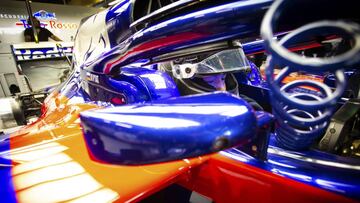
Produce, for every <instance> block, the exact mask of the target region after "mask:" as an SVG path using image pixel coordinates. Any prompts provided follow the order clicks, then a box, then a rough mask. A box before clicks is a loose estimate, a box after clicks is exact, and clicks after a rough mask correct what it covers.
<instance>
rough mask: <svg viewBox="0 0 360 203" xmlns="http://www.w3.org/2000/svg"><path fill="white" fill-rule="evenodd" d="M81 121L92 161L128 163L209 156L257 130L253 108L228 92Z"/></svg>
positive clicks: (99, 112)
mask: <svg viewBox="0 0 360 203" xmlns="http://www.w3.org/2000/svg"><path fill="white" fill-rule="evenodd" d="M204 101H205V102H204ZM80 117H81V122H82V126H83V130H84V137H85V140H86V143H87V146H88V150H89V151H90V152H91V153H92V155H93V157H95V158H96V159H98V160H101V161H102V162H108V163H114V164H127V165H138V164H148V163H156V162H164V161H171V160H179V159H183V158H189V157H195V156H200V155H204V154H209V153H213V152H216V151H219V150H222V149H224V148H225V147H226V148H228V147H231V146H235V145H238V144H244V143H248V142H249V141H251V140H252V139H253V138H254V136H255V130H256V118H255V114H254V113H253V111H252V108H251V107H250V106H249V105H248V104H247V103H246V102H245V101H244V100H242V99H239V98H236V97H234V96H231V95H230V94H227V93H215V94H206V95H200V96H190V97H180V98H173V99H170V100H163V101H159V102H154V103H151V104H141V105H131V106H123V107H117V108H108V109H103V110H97V111H87V112H83V113H81V115H80Z"/></svg>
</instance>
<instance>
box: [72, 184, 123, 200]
mask: <svg viewBox="0 0 360 203" xmlns="http://www.w3.org/2000/svg"><path fill="white" fill-rule="evenodd" d="M118 198H119V195H118V193H116V192H114V191H112V190H110V189H107V188H103V189H100V190H98V191H96V192H92V193H90V194H88V195H85V196H82V197H80V198H78V199H75V200H73V201H69V202H71V203H88V202H91V203H103V202H113V201H114V200H116V199H118Z"/></svg>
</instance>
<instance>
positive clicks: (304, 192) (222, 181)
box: [180, 154, 356, 203]
mask: <svg viewBox="0 0 360 203" xmlns="http://www.w3.org/2000/svg"><path fill="white" fill-rule="evenodd" d="M180 183H181V184H182V185H184V186H185V187H187V188H189V189H192V190H194V191H197V192H199V193H200V194H203V195H205V196H207V197H210V198H211V199H213V200H214V201H215V202H217V203H220V202H249V203H250V202H251V203H254V202H256V203H262V202H264V203H265V202H266V203H268V202H287V203H288V202H291V203H297V202H299V203H300V202H316V203H321V202H324V203H325V202H326V203H329V202H336V203H340V202H356V201H355V200H351V199H348V198H346V197H343V196H341V195H338V194H335V193H331V192H328V191H325V190H322V189H319V188H316V187H313V186H310V185H306V184H304V183H300V182H297V181H294V180H291V179H288V178H284V177H281V176H279V175H276V174H273V173H270V172H268V171H265V170H262V169H259V168H256V167H254V166H250V165H248V164H246V163H242V162H239V161H236V160H233V159H230V158H228V157H225V156H223V155H220V154H218V155H214V156H212V157H211V159H210V160H209V161H208V162H206V163H205V164H203V165H202V166H199V167H197V168H194V169H193V170H192V172H191V173H190V174H188V175H186V176H184V177H183V179H182V180H181V181H180Z"/></svg>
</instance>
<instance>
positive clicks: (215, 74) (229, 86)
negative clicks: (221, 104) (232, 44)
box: [159, 47, 250, 95]
mask: <svg viewBox="0 0 360 203" xmlns="http://www.w3.org/2000/svg"><path fill="white" fill-rule="evenodd" d="M159 69H163V70H164V71H166V72H168V73H169V74H170V75H172V77H173V78H174V80H175V82H176V83H177V85H178V88H179V91H180V93H181V94H182V95H191V94H198V93H204V92H213V91H228V92H230V93H233V94H235V95H239V93H238V83H237V81H236V79H235V77H234V75H233V74H232V73H234V72H238V71H248V70H249V69H250V64H249V61H248V60H247V58H246V56H245V54H244V51H243V49H242V47H237V48H236V49H227V50H223V51H219V52H215V53H214V52H213V53H207V54H199V55H196V56H189V57H184V58H179V59H176V60H173V61H171V62H166V63H162V64H160V66H159Z"/></svg>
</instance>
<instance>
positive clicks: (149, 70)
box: [81, 63, 179, 104]
mask: <svg viewBox="0 0 360 203" xmlns="http://www.w3.org/2000/svg"><path fill="white" fill-rule="evenodd" d="M141 64H144V63H137V64H131V65H129V66H126V67H123V68H122V69H121V72H120V73H119V74H117V75H114V76H109V75H105V74H97V73H89V72H87V71H85V70H82V71H81V72H82V74H83V76H82V77H83V78H85V79H84V80H83V86H84V87H85V91H86V92H87V93H88V95H89V96H90V98H91V99H92V100H99V101H105V102H110V101H111V99H113V98H120V99H122V100H124V103H123V104H132V103H139V102H149V101H154V100H158V99H166V98H171V97H177V96H179V91H178V89H177V87H176V84H175V82H174V80H173V79H172V78H171V77H170V76H169V75H167V74H166V73H164V72H160V71H158V70H155V68H153V67H152V66H144V67H142V65H141Z"/></svg>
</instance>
